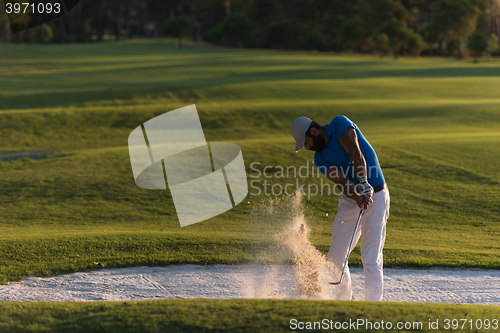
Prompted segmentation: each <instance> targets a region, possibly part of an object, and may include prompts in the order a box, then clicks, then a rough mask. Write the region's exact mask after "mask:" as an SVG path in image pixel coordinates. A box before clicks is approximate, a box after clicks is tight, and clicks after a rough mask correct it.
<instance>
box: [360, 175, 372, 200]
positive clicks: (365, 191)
mask: <svg viewBox="0 0 500 333" xmlns="http://www.w3.org/2000/svg"><path fill="white" fill-rule="evenodd" d="M357 188H358V192H359V194H360V195H363V196H366V197H371V196H373V187H372V186H371V185H370V184H369V183H368V182H367V181H366V178H360V179H359V183H358V185H357Z"/></svg>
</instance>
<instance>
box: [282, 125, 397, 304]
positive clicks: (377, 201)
mask: <svg viewBox="0 0 500 333" xmlns="http://www.w3.org/2000/svg"><path fill="white" fill-rule="evenodd" d="M292 136H293V138H294V139H295V141H297V145H296V146H295V152H298V151H299V150H300V149H301V148H302V147H305V148H306V149H307V150H312V151H314V152H315V154H314V163H315V164H316V166H317V168H318V169H319V170H320V171H321V172H322V173H323V174H324V175H325V176H326V178H328V179H330V180H331V181H333V182H334V183H335V184H336V186H337V187H338V188H339V189H340V190H341V191H342V193H343V194H344V195H343V196H341V197H340V198H339V199H338V201H339V209H338V212H337V215H336V216H335V220H334V222H333V228H332V240H331V244H330V250H329V251H328V260H329V261H330V263H331V266H332V267H333V268H334V269H333V272H332V273H333V279H334V280H335V281H334V282H333V283H332V284H335V285H336V291H337V298H338V299H342V300H350V299H351V298H352V287H351V276H350V274H349V266H348V264H347V258H348V257H349V253H350V251H351V250H352V249H353V248H354V247H355V246H356V244H357V242H358V240H359V238H360V236H361V235H362V237H361V261H362V262H363V269H364V273H365V299H366V300H369V301H381V300H382V293H383V255H382V249H383V247H384V242H385V226H386V222H387V218H388V217H389V206H390V198H389V191H388V189H387V185H386V183H385V179H384V175H383V174H382V169H381V168H380V164H379V161H378V158H377V154H376V153H375V150H373V148H372V146H371V145H370V143H369V142H368V141H367V140H366V139H365V137H364V136H363V134H362V133H361V131H360V130H359V128H358V126H356V124H354V123H353V122H352V121H351V120H349V119H348V118H347V117H345V116H337V117H335V118H333V120H332V122H331V123H330V124H328V125H325V126H321V125H320V124H318V123H317V122H315V121H313V120H311V119H309V118H307V117H300V118H297V119H296V120H295V121H294V122H293V124H292ZM360 209H361V210H360ZM358 225H359V227H358Z"/></svg>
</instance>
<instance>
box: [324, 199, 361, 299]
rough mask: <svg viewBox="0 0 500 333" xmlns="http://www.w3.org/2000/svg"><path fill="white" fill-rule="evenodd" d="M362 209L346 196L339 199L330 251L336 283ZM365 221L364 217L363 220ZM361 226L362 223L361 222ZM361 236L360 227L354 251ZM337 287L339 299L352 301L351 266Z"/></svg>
mask: <svg viewBox="0 0 500 333" xmlns="http://www.w3.org/2000/svg"><path fill="white" fill-rule="evenodd" d="M359 211H360V208H359V207H358V205H357V204H356V202H355V201H353V200H350V199H347V198H346V197H345V196H341V197H340V198H339V210H338V212H337V215H336V216H335V221H333V227H332V240H331V244H330V250H329V251H328V260H329V261H330V267H331V268H332V270H331V271H332V275H333V279H334V280H335V282H337V281H338V280H339V279H340V274H341V273H342V268H343V267H344V262H345V257H346V255H347V250H348V248H349V244H350V243H351V238H352V234H353V232H354V228H355V227H356V222H357V220H358V216H359ZM361 220H363V217H362V218H361ZM360 224H361V222H360ZM360 235H361V227H359V226H358V230H357V232H356V236H355V237H354V241H353V244H352V248H351V251H352V249H353V248H354V247H355V246H356V244H357V242H358V240H359V237H360ZM335 287H336V292H337V299H339V300H350V299H351V297H352V287H351V275H350V273H349V266H346V268H345V272H344V278H343V279H342V283H341V284H340V285H338V286H335Z"/></svg>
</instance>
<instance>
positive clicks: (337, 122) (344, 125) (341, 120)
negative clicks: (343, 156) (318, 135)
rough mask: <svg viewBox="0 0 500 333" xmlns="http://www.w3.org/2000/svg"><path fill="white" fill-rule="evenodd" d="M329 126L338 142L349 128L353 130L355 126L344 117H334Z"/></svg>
mask: <svg viewBox="0 0 500 333" xmlns="http://www.w3.org/2000/svg"><path fill="white" fill-rule="evenodd" d="M330 126H331V127H332V129H333V132H334V134H335V138H336V139H337V140H340V137H341V136H342V135H343V134H344V133H345V131H347V130H348V129H349V128H355V126H356V125H354V123H353V122H352V121H351V120H350V119H349V118H347V117H346V116H336V117H335V118H333V120H332V122H331V124H330Z"/></svg>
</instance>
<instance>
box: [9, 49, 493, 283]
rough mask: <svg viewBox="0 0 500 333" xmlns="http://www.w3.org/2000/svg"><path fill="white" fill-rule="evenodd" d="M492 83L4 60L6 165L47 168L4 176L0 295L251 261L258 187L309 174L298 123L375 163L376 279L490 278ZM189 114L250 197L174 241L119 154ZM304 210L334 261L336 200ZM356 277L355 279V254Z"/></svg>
mask: <svg viewBox="0 0 500 333" xmlns="http://www.w3.org/2000/svg"><path fill="white" fill-rule="evenodd" d="M499 75H500V67H499V66H498V61H491V62H485V63H480V64H473V63H472V62H470V61H465V60H461V61H458V60H450V59H423V58H422V59H399V60H397V61H395V60H393V59H380V58H376V57H372V56H339V55H333V54H315V53H301V52H275V51H261V50H232V49H219V48H203V47H186V48H183V49H181V50H180V49H178V48H177V47H176V45H175V43H170V42H168V41H156V40H155V41H128V42H120V43H109V44H85V45H1V46H0V143H1V151H4V152H14V151H56V153H55V154H53V155H51V156H48V157H46V158H42V159H38V160H31V159H25V160H17V161H8V162H0V179H1V181H0V184H1V191H0V263H1V265H0V283H5V282H7V281H12V280H19V279H22V278H23V277H25V276H27V275H32V274H34V275H42V276H47V275H51V274H57V273H61V272H72V271H79V270H84V269H91V268H93V267H94V264H93V262H100V263H103V264H105V265H106V266H107V267H121V266H131V265H144V264H148V265H168V264H175V263H235V262H242V261H246V260H250V259H252V258H253V252H252V248H253V246H254V245H255V243H256V242H257V243H258V242H260V241H261V240H260V239H258V237H256V235H255V231H254V230H253V228H252V223H249V210H250V209H251V208H252V207H254V206H255V205H257V204H259V203H261V202H262V201H267V200H269V199H271V198H273V195H271V196H266V195H264V194H261V195H258V196H257V195H253V194H255V193H257V191H258V190H257V188H259V189H260V190H263V189H264V187H263V182H264V181H267V182H268V183H269V184H270V185H276V184H277V186H278V185H279V186H284V185H286V184H287V183H289V182H291V183H293V184H295V182H296V179H295V178H293V177H288V178H287V177H284V178H281V177H279V176H278V175H276V173H275V172H276V171H278V170H279V168H278V167H279V166H283V167H285V168H286V167H287V166H295V167H297V168H298V167H300V166H306V165H307V161H311V160H312V154H308V153H307V152H301V153H300V154H295V153H293V147H294V143H293V139H292V138H291V136H290V135H289V126H290V124H291V122H292V121H293V120H294V119H295V117H297V116H301V115H307V116H309V117H311V118H313V119H315V120H317V121H319V122H321V123H323V124H324V123H328V122H329V121H330V120H331V119H332V118H333V117H334V116H335V115H337V114H344V115H347V116H348V117H349V118H351V119H352V120H353V121H355V122H356V123H357V124H358V125H359V126H360V128H361V130H362V131H363V133H364V134H365V136H366V137H367V138H368V140H369V141H370V142H371V144H372V145H373V146H374V148H375V149H376V151H377V153H378V156H379V160H380V162H381V165H382V168H383V171H384V175H385V177H386V180H387V182H388V185H389V188H390V192H391V217H390V219H389V222H388V229H387V230H388V231H387V241H386V247H385V251H384V254H385V258H384V260H385V265H386V266H417V267H428V266H470V267H485V268H486V267H488V268H500V256H499V254H498V253H499V251H498V250H499V249H500V247H499V245H498V238H499V235H500V225H499V216H500V208H499V207H498V202H497V201H498V200H497V198H498V197H499V194H500V182H499V181H500V169H499V168H498V165H499V164H500V145H499V143H500V107H499V102H500V98H499V97H498V86H499V84H500V77H499ZM193 103H195V104H196V105H197V109H198V112H199V114H200V118H201V122H202V125H203V128H204V131H205V136H206V138H207V141H228V142H234V143H237V144H238V145H239V146H240V147H241V148H242V152H243V157H244V160H245V164H246V167H247V171H248V175H249V181H252V180H255V181H256V182H255V183H253V184H254V185H255V187H251V188H250V193H251V194H250V195H249V196H248V197H247V199H246V200H245V202H244V203H242V204H240V205H239V206H237V207H236V208H235V209H233V210H231V211H229V212H226V213H224V214H222V215H220V216H217V217H215V218H212V219H210V220H208V221H204V222H202V223H198V224H195V225H192V226H189V227H185V228H180V226H179V223H178V220H177V217H176V213H175V209H174V206H173V202H172V198H171V195H170V192H169V191H168V190H167V191H148V190H143V189H140V188H138V187H137V186H136V185H135V184H134V181H133V177H132V171H131V168H130V161H129V156H128V149H127V138H128V135H129V133H130V132H131V131H132V130H133V129H134V128H136V127H137V126H138V125H139V124H141V123H143V122H144V121H146V120H149V119H151V118H153V117H155V116H157V115H160V114H162V113H165V112H167V111H170V110H173V109H175V108H178V107H181V106H185V105H189V104H193ZM0 155H1V152H0ZM0 157H1V156H0ZM254 162H258V163H260V164H252V163H254ZM252 166H253V167H252ZM265 166H272V167H273V168H271V169H267V170H268V174H267V176H270V178H266V177H265V176H264V175H263V174H262V173H261V172H262V171H263V169H264V167H265ZM310 167H311V166H310ZM256 169H258V171H257V170H256ZM269 170H271V172H270V173H269ZM259 173H260V176H259ZM299 181H300V183H301V184H306V188H307V186H309V184H319V185H321V181H323V182H325V179H324V178H323V177H322V176H321V177H317V176H316V175H315V176H311V177H309V178H307V179H302V178H301V179H299ZM311 190H314V187H312V188H311ZM304 206H305V213H306V217H307V219H308V221H309V223H310V225H311V227H312V239H313V243H314V245H316V246H317V247H318V248H319V249H320V250H321V251H323V252H326V251H328V246H329V240H330V232H331V223H332V222H333V218H334V214H333V213H334V212H335V211H336V208H337V201H336V196H335V195H334V194H332V193H330V194H328V193H326V194H324V195H316V196H310V197H307V194H306V198H305V202H304ZM326 213H330V214H329V216H328V217H326ZM263 241H265V240H263ZM350 262H352V263H353V264H360V263H361V261H360V256H359V248H358V249H356V250H355V252H354V253H353V255H352V256H351V259H350Z"/></svg>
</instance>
